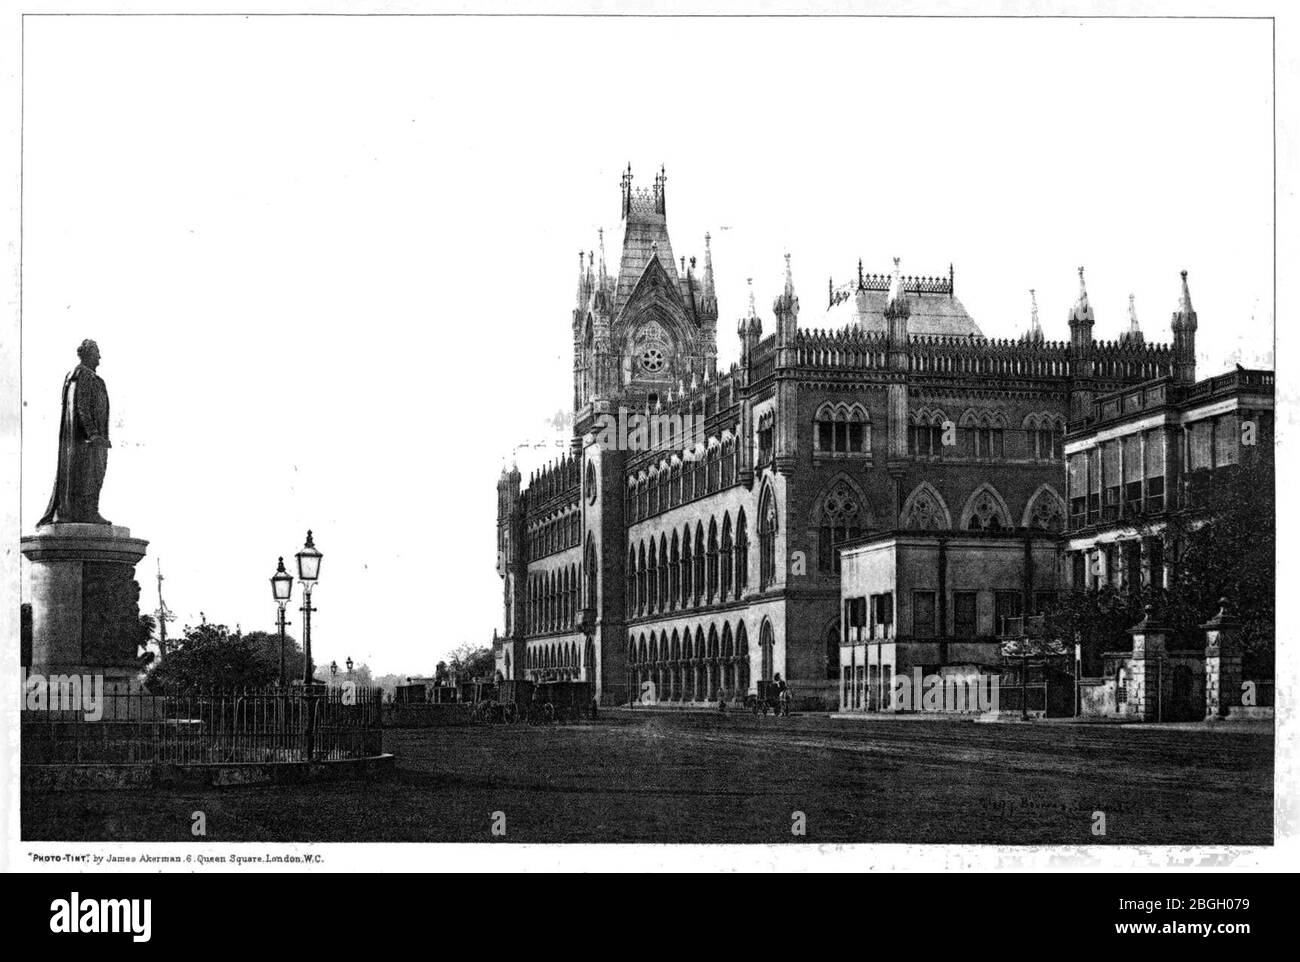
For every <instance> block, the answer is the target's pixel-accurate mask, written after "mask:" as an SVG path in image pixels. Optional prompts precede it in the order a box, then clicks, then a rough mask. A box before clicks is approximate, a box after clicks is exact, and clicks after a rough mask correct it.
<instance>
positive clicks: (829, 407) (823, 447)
mask: <svg viewBox="0 0 1300 962" xmlns="http://www.w3.org/2000/svg"><path fill="white" fill-rule="evenodd" d="M814 427H815V430H814V432H813V443H814V450H815V451H816V452H818V453H819V454H870V453H871V418H870V417H869V416H868V415H867V411H866V408H864V407H863V406H862V405H861V404H852V405H850V404H844V403H841V404H829V403H827V404H823V405H822V406H821V407H820V408H818V409H817V416H816V424H815V425H814Z"/></svg>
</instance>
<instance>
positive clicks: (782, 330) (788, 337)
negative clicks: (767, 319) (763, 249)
mask: <svg viewBox="0 0 1300 962" xmlns="http://www.w3.org/2000/svg"><path fill="white" fill-rule="evenodd" d="M772 313H773V314H775V315H776V343H777V345H778V346H782V345H786V344H790V343H792V342H793V341H794V337H795V331H797V330H798V329H799V298H798V297H797V296H796V295H795V292H794V277H793V275H792V274H791V272H790V255H789V254H786V255H785V285H784V287H783V288H782V289H781V293H780V295H779V296H778V297H777V298H776V300H775V301H773V302H772Z"/></svg>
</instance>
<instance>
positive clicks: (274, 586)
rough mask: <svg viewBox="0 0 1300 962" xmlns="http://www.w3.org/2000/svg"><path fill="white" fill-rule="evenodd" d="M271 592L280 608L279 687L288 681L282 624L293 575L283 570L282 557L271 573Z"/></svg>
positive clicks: (284, 623)
mask: <svg viewBox="0 0 1300 962" xmlns="http://www.w3.org/2000/svg"><path fill="white" fill-rule="evenodd" d="M271 594H272V595H273V596H274V597H275V603H276V605H277V606H278V607H279V609H280V618H279V626H280V687H281V688H283V687H285V685H287V684H288V683H289V680H288V678H286V677H285V672H284V626H285V625H286V624H287V623H288V622H286V621H285V620H284V608H285V605H287V604H288V603H289V596H290V595H291V594H293V575H291V574H289V572H287V571H285V570H284V558H281V559H280V565H279V567H277V568H276V569H275V574H273V575H271Z"/></svg>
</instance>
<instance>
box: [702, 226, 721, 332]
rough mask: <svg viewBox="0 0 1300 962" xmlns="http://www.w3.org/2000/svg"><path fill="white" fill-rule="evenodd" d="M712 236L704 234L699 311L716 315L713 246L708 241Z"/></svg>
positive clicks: (716, 300)
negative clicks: (701, 292) (702, 276)
mask: <svg viewBox="0 0 1300 962" xmlns="http://www.w3.org/2000/svg"><path fill="white" fill-rule="evenodd" d="M711 239H712V238H710V237H709V235H708V234H707V233H706V234H705V235H704V290H703V294H702V297H701V303H700V310H701V313H703V314H705V315H708V316H711V317H717V316H718V295H717V291H716V290H715V289H714V287H713V248H712V247H711V246H710V244H709V242H710V240H711Z"/></svg>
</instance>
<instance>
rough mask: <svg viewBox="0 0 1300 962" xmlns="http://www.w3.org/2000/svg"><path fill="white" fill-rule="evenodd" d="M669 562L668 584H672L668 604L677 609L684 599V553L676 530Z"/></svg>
mask: <svg viewBox="0 0 1300 962" xmlns="http://www.w3.org/2000/svg"><path fill="white" fill-rule="evenodd" d="M668 564H669V570H668V584H669V586H670V587H669V597H668V604H669V607H671V608H672V609H673V610H676V608H677V606H678V605H679V604H681V601H682V580H681V579H682V555H681V548H680V545H679V542H678V540H677V532H676V531H674V532H673V544H672V553H671V554H670V555H669V561H668Z"/></svg>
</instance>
